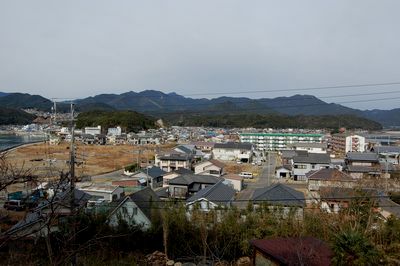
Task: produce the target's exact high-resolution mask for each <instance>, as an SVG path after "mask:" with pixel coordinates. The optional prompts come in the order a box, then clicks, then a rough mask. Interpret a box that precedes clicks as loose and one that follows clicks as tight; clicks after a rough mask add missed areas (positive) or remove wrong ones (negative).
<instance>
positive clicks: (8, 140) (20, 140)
mask: <svg viewBox="0 0 400 266" xmlns="http://www.w3.org/2000/svg"><path fill="white" fill-rule="evenodd" d="M44 139H45V136H44V135H43V136H40V135H23V136H17V135H1V134H0V151H2V150H5V149H9V148H12V147H16V146H19V145H22V144H26V143H31V142H38V141H42V140H44Z"/></svg>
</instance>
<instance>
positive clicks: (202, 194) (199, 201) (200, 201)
mask: <svg viewBox="0 0 400 266" xmlns="http://www.w3.org/2000/svg"><path fill="white" fill-rule="evenodd" d="M235 194H236V191H235V190H234V189H233V188H232V187H231V186H229V185H227V184H225V182H224V181H222V180H221V181H219V182H218V183H216V184H214V185H211V186H208V187H205V188H203V189H201V190H199V191H198V192H197V193H196V194H194V195H193V196H191V197H190V198H188V199H187V200H186V206H187V207H188V209H189V210H193V208H196V206H198V208H199V209H200V210H201V211H205V212H208V211H210V210H212V209H216V208H229V207H231V205H232V202H233V200H234V198H235Z"/></svg>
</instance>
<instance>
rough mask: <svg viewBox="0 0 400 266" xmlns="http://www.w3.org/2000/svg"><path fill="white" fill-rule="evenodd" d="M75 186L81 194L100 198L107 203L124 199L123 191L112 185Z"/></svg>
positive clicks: (84, 184) (90, 184)
mask: <svg viewBox="0 0 400 266" xmlns="http://www.w3.org/2000/svg"><path fill="white" fill-rule="evenodd" d="M76 186H77V187H78V188H79V189H80V190H82V191H83V192H85V193H87V194H89V195H91V196H95V197H101V198H103V199H104V200H105V201H107V202H112V201H117V200H119V199H121V198H122V197H124V196H125V195H124V190H123V189H122V188H121V187H119V186H113V185H94V184H92V183H84V182H83V183H76Z"/></svg>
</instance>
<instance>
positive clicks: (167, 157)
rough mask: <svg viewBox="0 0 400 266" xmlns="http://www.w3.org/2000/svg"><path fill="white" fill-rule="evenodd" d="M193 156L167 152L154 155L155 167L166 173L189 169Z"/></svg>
mask: <svg viewBox="0 0 400 266" xmlns="http://www.w3.org/2000/svg"><path fill="white" fill-rule="evenodd" d="M192 161H193V156H192V155H188V154H185V153H179V152H176V151H175V152H169V153H163V154H156V156H155V165H156V166H157V167H159V168H161V169H162V170H164V171H166V172H171V171H175V170H178V169H180V168H186V169H190V168H191V167H192Z"/></svg>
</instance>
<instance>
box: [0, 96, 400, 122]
mask: <svg viewBox="0 0 400 266" xmlns="http://www.w3.org/2000/svg"><path fill="white" fill-rule="evenodd" d="M1 95H2V94H0V106H3V107H9V108H15V109H21V108H36V109H39V110H43V111H50V110H51V107H52V106H53V102H52V101H50V100H48V99H46V98H44V97H42V96H39V95H29V94H22V93H9V94H6V95H3V96H2V97H1ZM75 103H76V110H77V111H78V112H87V111H93V110H101V111H113V110H132V111H137V112H140V113H145V114H148V115H151V116H153V117H155V118H160V117H162V118H164V119H168V120H172V119H171V118H176V117H180V116H186V117H188V116H189V115H190V116H196V117H199V116H203V117H208V116H216V115H221V116H222V115H231V114H235V115H239V114H257V115H270V114H276V115H279V114H280V115H289V116H300V115H301V116H321V115H327V116H336V115H352V116H357V117H363V118H367V119H370V120H373V121H375V122H378V123H380V124H382V125H384V126H389V127H391V126H400V109H393V110H377V109H375V110H367V111H361V110H358V109H353V108H349V107H346V106H343V105H340V104H335V103H327V102H324V101H322V100H321V99H318V98H317V97H315V96H312V95H299V94H297V95H294V96H290V97H277V98H272V99H268V98H261V99H250V98H246V97H227V96H223V97H218V98H214V99H205V98H200V99H194V98H188V97H184V96H182V95H178V94H176V93H163V92H160V91H155V90H146V91H142V92H133V91H130V92H126V93H122V94H100V95H96V96H93V97H88V98H84V99H78V100H76V101H75ZM69 109H70V106H69V104H67V103H57V111H59V112H68V111H69ZM308 121H311V120H308ZM363 121H364V120H363Z"/></svg>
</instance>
